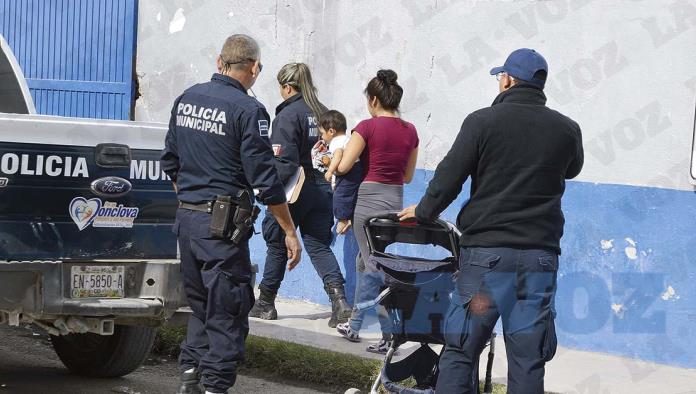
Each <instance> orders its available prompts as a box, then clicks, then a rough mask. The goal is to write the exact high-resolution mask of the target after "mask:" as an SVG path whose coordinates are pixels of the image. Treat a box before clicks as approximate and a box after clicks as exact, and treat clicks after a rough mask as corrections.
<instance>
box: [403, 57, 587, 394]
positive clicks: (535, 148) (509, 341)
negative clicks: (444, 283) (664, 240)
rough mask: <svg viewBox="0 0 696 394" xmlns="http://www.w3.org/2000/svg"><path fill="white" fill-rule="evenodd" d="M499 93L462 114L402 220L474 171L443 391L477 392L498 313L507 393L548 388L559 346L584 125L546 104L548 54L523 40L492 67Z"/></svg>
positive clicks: (427, 210)
mask: <svg viewBox="0 0 696 394" xmlns="http://www.w3.org/2000/svg"><path fill="white" fill-rule="evenodd" d="M491 75H495V76H496V78H497V79H498V84H499V88H500V94H499V95H498V97H496V98H495V100H494V101H493V105H492V106H491V107H488V108H484V109H481V110H478V111H476V112H473V113H472V114H470V115H469V116H467V118H466V119H465V120H464V123H463V124H462V126H461V129H460V131H459V134H458V135H457V138H456V140H455V141H454V144H453V146H452V148H451V149H450V151H449V152H448V153H447V155H446V156H445V158H444V159H443V160H442V162H441V163H440V164H439V165H438V166H437V170H436V171H435V175H434V177H433V179H432V180H431V181H430V184H429V185H428V189H427V191H426V192H425V195H424V196H423V198H422V199H421V200H420V203H419V204H418V205H417V206H411V207H408V208H406V209H404V210H403V211H402V212H401V214H400V216H401V218H402V220H406V219H409V218H413V217H415V218H417V219H418V220H432V219H435V218H436V217H438V215H439V214H440V213H441V212H442V211H444V210H445V208H447V206H448V205H449V204H450V203H452V201H454V199H455V198H456V197H457V195H459V192H460V191H461V189H462V185H463V184H464V182H465V181H466V179H467V178H468V177H469V176H471V179H472V181H471V193H470V198H469V200H468V201H467V202H466V204H464V206H463V207H462V208H461V210H460V212H459V215H458V218H457V227H458V228H459V230H460V231H461V233H462V236H461V239H460V244H461V245H460V246H461V254H460V256H461V258H460V261H459V270H460V272H459V275H458V277H457V285H456V289H455V291H454V293H453V294H452V302H451V305H450V309H449V311H448V312H447V316H446V323H445V342H446V345H445V350H444V353H443V354H442V357H441V358H440V375H439V377H438V380H437V392H438V393H439V394H440V393H442V394H449V393H476V392H477V389H478V387H477V386H478V360H479V357H480V355H481V352H482V351H483V349H484V347H485V346H486V342H487V341H488V339H489V338H490V336H491V333H492V331H493V328H494V326H495V323H496V321H497V320H498V318H501V319H502V323H503V330H504V335H505V345H506V349H507V359H508V393H535V394H536V393H538V394H542V393H543V392H544V365H545V363H546V362H547V361H549V360H551V358H553V356H554V353H555V351H556V331H555V326H554V318H555V315H556V312H555V310H554V297H555V295H556V272H557V270H558V256H559V255H560V253H561V248H560V239H561V236H562V235H563V224H564V218H563V212H562V211H561V197H562V196H563V192H564V190H565V180H566V179H571V178H574V177H575V176H577V175H578V174H579V173H580V170H581V169H582V164H583V148H582V136H581V133H580V127H579V126H578V124H577V123H575V122H574V121H573V120H571V119H570V118H568V117H566V116H564V115H562V114H560V113H559V112H556V111H554V110H552V109H549V108H548V107H546V105H545V104H546V96H545V95H544V91H543V89H544V85H545V83H546V78H547V75H548V65H547V63H546V60H544V58H543V57H542V56H541V55H540V54H539V53H538V52H536V51H534V50H533V49H526V48H523V49H518V50H516V51H514V52H512V53H511V54H510V56H509V57H508V58H507V60H506V61H505V64H504V65H503V66H502V67H496V68H494V69H492V70H491Z"/></svg>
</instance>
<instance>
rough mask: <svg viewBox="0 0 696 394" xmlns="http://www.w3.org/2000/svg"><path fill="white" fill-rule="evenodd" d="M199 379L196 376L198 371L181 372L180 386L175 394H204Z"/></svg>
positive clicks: (198, 376)
mask: <svg viewBox="0 0 696 394" xmlns="http://www.w3.org/2000/svg"><path fill="white" fill-rule="evenodd" d="M200 379H201V377H200V375H199V374H198V370H194V371H193V372H183V373H182V374H181V377H180V380H181V385H180V386H179V390H178V391H177V392H176V393H177V394H203V393H205V390H204V389H203V388H202V386H201V383H200Z"/></svg>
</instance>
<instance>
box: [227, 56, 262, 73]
mask: <svg viewBox="0 0 696 394" xmlns="http://www.w3.org/2000/svg"><path fill="white" fill-rule="evenodd" d="M220 60H222V62H223V63H225V64H227V65H232V64H242V63H247V62H255V61H256V59H251V58H246V59H242V60H239V61H236V62H228V61H227V60H225V58H224V57H222V54H220ZM261 71H263V64H261V62H259V73H260V72H261Z"/></svg>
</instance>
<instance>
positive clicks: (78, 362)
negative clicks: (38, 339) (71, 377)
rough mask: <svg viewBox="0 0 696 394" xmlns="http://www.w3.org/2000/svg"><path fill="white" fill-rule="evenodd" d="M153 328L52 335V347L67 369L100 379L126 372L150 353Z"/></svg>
mask: <svg viewBox="0 0 696 394" xmlns="http://www.w3.org/2000/svg"><path fill="white" fill-rule="evenodd" d="M156 333H157V329H156V328H152V327H135V326H116V327H114V335H110V336H102V335H97V334H91V333H90V334H70V335H66V336H51V343H52V344H53V349H54V350H55V351H56V354H58V357H59V358H60V360H61V361H62V362H63V364H65V366H66V367H67V368H68V369H69V370H70V372H72V373H75V374H78V375H84V376H94V377H101V378H112V377H117V376H123V375H127V374H129V373H131V372H133V371H134V370H135V369H136V368H138V367H139V366H140V365H141V364H142V363H143V361H145V358H146V357H147V356H148V354H150V350H151V349H152V344H153V343H154V342H155V335H156Z"/></svg>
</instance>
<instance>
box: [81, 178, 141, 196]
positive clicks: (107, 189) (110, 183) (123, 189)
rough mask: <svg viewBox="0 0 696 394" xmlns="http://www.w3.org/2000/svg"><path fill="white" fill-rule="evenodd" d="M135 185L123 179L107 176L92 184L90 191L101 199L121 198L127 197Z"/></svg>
mask: <svg viewBox="0 0 696 394" xmlns="http://www.w3.org/2000/svg"><path fill="white" fill-rule="evenodd" d="M132 188H133V185H131V183H130V182H128V181H127V180H125V179H123V178H119V177H117V176H107V177H104V178H99V179H97V180H96V181H94V182H92V184H91V185H90V189H91V190H92V193H94V194H96V195H97V196H99V197H121V196H124V195H126V194H127V193H128V192H129V191H131V189H132Z"/></svg>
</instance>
